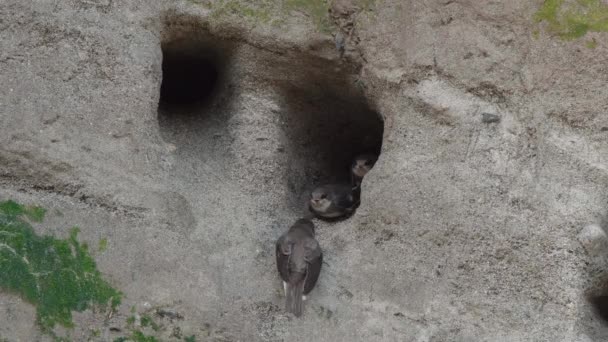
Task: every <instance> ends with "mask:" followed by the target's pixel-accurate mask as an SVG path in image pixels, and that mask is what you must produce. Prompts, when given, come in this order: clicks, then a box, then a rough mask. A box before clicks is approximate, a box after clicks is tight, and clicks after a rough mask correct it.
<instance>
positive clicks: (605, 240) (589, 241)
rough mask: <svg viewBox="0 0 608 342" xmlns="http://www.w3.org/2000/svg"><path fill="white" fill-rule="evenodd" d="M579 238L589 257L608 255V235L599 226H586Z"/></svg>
mask: <svg viewBox="0 0 608 342" xmlns="http://www.w3.org/2000/svg"><path fill="white" fill-rule="evenodd" d="M577 238H578V241H579V242H580V243H581V245H583V247H584V248H585V250H586V251H587V253H588V254H589V255H591V256H598V255H601V254H606V255H608V235H606V232H605V231H604V230H603V229H602V227H600V226H599V225H598V224H590V225H588V226H586V227H585V228H583V230H582V231H581V232H580V233H579V234H578V236H577Z"/></svg>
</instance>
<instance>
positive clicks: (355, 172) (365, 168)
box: [350, 154, 378, 186]
mask: <svg viewBox="0 0 608 342" xmlns="http://www.w3.org/2000/svg"><path fill="white" fill-rule="evenodd" d="M377 160H378V156H376V155H374V154H360V155H358V156H356V157H355V160H354V161H353V163H352V164H351V167H350V179H351V182H352V184H353V186H360V185H361V181H363V177H365V175H366V174H367V173H368V172H369V171H370V170H371V169H372V168H373V167H374V165H375V164H376V161H377Z"/></svg>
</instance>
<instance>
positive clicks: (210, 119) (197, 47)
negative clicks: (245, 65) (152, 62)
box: [158, 16, 234, 148]
mask: <svg viewBox="0 0 608 342" xmlns="http://www.w3.org/2000/svg"><path fill="white" fill-rule="evenodd" d="M160 47H161V51H162V58H163V59H162V81H161V85H160V97H159V102H158V122H159V126H160V129H161V134H162V135H163V136H164V138H165V139H167V140H168V141H170V142H172V143H175V144H177V145H178V146H191V145H192V146H193V148H194V145H197V144H202V143H204V142H205V141H206V140H205V139H207V137H208V136H210V135H214V134H221V133H222V127H223V122H225V120H223V117H222V115H224V114H225V113H228V112H230V108H229V107H230V105H231V98H232V87H231V86H230V81H229V78H230V64H231V61H232V56H233V50H234V44H233V43H232V42H231V41H228V40H224V39H221V38H219V37H216V36H214V35H213V34H211V33H210V32H209V31H208V30H207V29H206V28H205V27H204V25H203V24H201V23H200V20H199V19H198V18H194V17H188V16H168V17H167V19H166V27H165V30H164V32H163V40H162V43H161V46H160Z"/></svg>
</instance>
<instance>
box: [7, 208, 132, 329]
mask: <svg viewBox="0 0 608 342" xmlns="http://www.w3.org/2000/svg"><path fill="white" fill-rule="evenodd" d="M44 214H45V210H44V209H42V208H38V207H28V206H23V205H20V204H18V203H16V202H13V201H6V202H1V203H0V290H3V291H7V292H9V293H15V294H17V295H19V296H21V297H22V298H23V299H25V300H26V301H28V302H30V303H32V304H33V305H35V306H36V316H37V322H38V323H39V324H40V326H41V327H42V328H43V330H46V331H48V330H50V329H52V328H53V327H54V326H55V324H57V323H59V324H61V325H63V326H65V327H72V326H73V322H72V311H84V310H86V309H88V308H90V307H92V306H98V307H101V308H107V307H108V306H109V307H111V308H112V309H115V308H116V307H117V306H118V305H119V304H120V300H121V293H120V292H119V291H117V290H115V289H114V288H112V287H111V286H110V284H108V283H107V282H106V281H105V280H103V279H102V276H101V274H100V272H99V271H98V270H97V266H96V264H95V261H94V260H93V258H92V257H91V255H90V253H89V251H88V247H87V245H86V244H85V243H80V242H78V239H77V235H78V232H79V229H78V228H76V227H74V228H72V230H71V231H70V236H69V238H67V239H64V240H61V239H56V238H54V237H52V236H40V235H37V234H36V233H35V232H34V229H33V228H32V226H31V225H30V223H29V222H31V221H34V222H42V221H43V219H44Z"/></svg>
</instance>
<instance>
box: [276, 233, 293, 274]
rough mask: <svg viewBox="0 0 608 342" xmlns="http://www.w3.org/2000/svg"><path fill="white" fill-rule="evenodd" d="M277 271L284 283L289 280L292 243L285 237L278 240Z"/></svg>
mask: <svg viewBox="0 0 608 342" xmlns="http://www.w3.org/2000/svg"><path fill="white" fill-rule="evenodd" d="M276 256H277V270H278V271H279V275H280V276H281V279H283V281H288V280H289V258H290V257H291V242H290V241H289V239H287V237H286V236H285V235H283V236H281V237H280V238H279V240H277V246H276Z"/></svg>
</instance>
